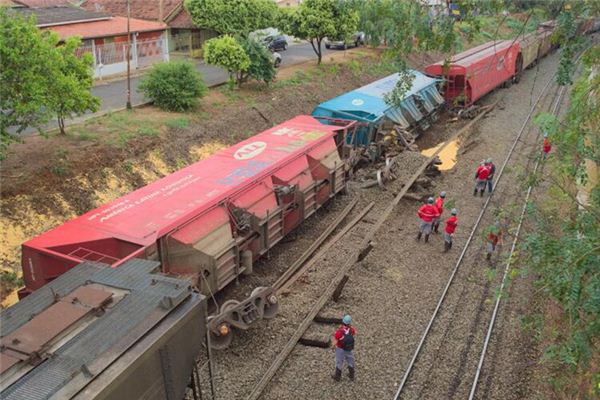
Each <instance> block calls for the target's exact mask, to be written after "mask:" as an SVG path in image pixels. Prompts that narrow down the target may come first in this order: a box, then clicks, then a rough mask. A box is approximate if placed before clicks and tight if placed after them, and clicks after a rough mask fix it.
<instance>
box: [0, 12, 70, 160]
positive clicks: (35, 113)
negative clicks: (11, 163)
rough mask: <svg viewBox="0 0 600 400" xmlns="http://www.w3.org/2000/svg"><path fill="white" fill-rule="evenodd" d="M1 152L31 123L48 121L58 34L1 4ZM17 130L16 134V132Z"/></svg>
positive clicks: (40, 124) (37, 126)
mask: <svg viewBox="0 0 600 400" xmlns="http://www.w3.org/2000/svg"><path fill="white" fill-rule="evenodd" d="M0 38H2V39H1V40H0V110H1V111H0V155H1V154H3V153H4V151H5V150H6V147H7V146H8V145H9V144H10V142H12V141H15V140H18V136H15V135H14V134H17V135H18V134H19V133H21V132H23V131H24V130H25V129H27V128H28V127H35V128H38V129H40V127H41V126H42V125H43V124H45V123H47V122H48V121H49V120H50V118H51V116H52V110H50V109H49V108H48V107H47V104H48V87H49V86H50V84H51V83H52V80H53V79H54V69H55V60H56V54H55V46H56V44H57V43H58V36H56V35H54V34H49V33H48V32H44V33H42V32H40V30H39V29H38V28H36V26H35V20H34V19H29V20H26V19H24V18H22V17H19V16H18V15H15V14H14V13H11V12H10V11H9V10H7V9H6V8H4V7H0ZM13 133H14V134H13Z"/></svg>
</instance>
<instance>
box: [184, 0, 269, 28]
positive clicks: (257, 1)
mask: <svg viewBox="0 0 600 400" xmlns="http://www.w3.org/2000/svg"><path fill="white" fill-rule="evenodd" d="M185 7H186V9H187V10H188V12H189V13H190V15H191V16H192V20H193V21H194V23H195V24H196V25H197V26H201V27H203V28H208V29H212V30H214V31H216V32H218V33H221V34H228V35H241V36H244V37H246V36H248V34H249V33H250V32H253V31H255V30H257V29H264V28H269V27H271V26H273V24H274V21H275V17H276V15H277V11H278V10H277V5H276V4H275V2H274V1H272V0H185Z"/></svg>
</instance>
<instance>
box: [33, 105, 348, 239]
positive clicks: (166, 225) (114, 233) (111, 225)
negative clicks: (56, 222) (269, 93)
mask: <svg viewBox="0 0 600 400" xmlns="http://www.w3.org/2000/svg"><path fill="white" fill-rule="evenodd" d="M339 129H340V127H339V126H333V125H324V124H321V123H320V122H319V121H318V120H316V119H315V118H313V117H310V116H297V117H295V118H293V119H291V120H289V121H286V122H284V123H282V124H279V125H277V126H275V127H273V128H271V129H269V130H267V131H264V132H262V133H260V134H258V135H256V136H253V137H251V138H249V139H247V140H244V141H243V142H240V143H238V144H236V145H234V146H231V147H229V148H227V149H224V150H221V151H219V152H217V153H216V154H214V155H213V156H211V157H209V158H207V159H205V160H202V161H199V162H197V163H195V164H192V165H190V166H188V167H186V168H183V169H181V170H179V171H177V172H174V173H173V174H171V175H168V176H166V177H164V178H162V179H159V180H158V181H155V182H153V183H151V184H149V185H147V186H144V187H142V188H140V189H138V190H136V191H134V192H131V193H129V194H127V195H125V196H123V197H121V198H119V199H116V200H114V201H112V202H110V203H108V204H105V205H103V206H101V207H98V208H96V209H95V210H92V211H89V212H87V213H86V214H83V215H82V216H80V217H78V218H75V219H73V220H71V221H69V222H67V223H65V224H63V225H61V226H59V227H57V228H55V229H53V230H50V231H48V232H46V233H44V234H42V235H40V236H37V237H35V238H33V239H31V240H30V241H28V242H26V243H25V244H26V245H28V246H31V247H50V246H57V245H63V244H68V243H77V242H80V241H82V240H101V239H106V238H119V239H121V240H125V241H128V242H132V243H136V244H140V245H146V244H148V243H152V242H153V241H154V240H156V238H157V237H158V236H160V235H162V234H164V233H166V232H168V231H170V230H172V229H174V227H176V226H177V225H178V224H181V223H182V221H185V220H186V219H189V218H192V216H194V215H197V214H199V213H201V212H202V211H203V210H206V209H208V208H210V207H212V206H213V205H216V204H218V203H219V202H220V201H223V200H224V199H225V198H227V197H228V196H230V195H232V194H233V193H235V192H236V191H237V190H238V189H239V187H240V186H242V185H244V184H247V183H249V182H252V181H254V180H256V179H261V177H262V176H264V175H265V174H267V173H268V172H269V171H273V170H276V169H277V168H278V167H279V166H281V165H282V164H284V163H285V162H286V161H287V160H291V159H294V158H295V157H297V156H299V155H301V154H303V153H305V152H306V150H307V149H310V148H312V147H314V146H318V145H319V144H320V143H323V142H324V141H326V140H327V139H329V138H331V137H332V136H333V135H334V133H335V132H336V131H339Z"/></svg>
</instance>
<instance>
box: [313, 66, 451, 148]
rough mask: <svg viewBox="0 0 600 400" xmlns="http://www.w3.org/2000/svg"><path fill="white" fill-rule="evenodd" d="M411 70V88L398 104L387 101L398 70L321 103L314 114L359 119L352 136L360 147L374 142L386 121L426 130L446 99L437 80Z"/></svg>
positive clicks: (334, 117) (396, 80) (396, 78)
mask: <svg viewBox="0 0 600 400" xmlns="http://www.w3.org/2000/svg"><path fill="white" fill-rule="evenodd" d="M410 71H411V73H412V74H413V75H414V79H413V82H412V87H411V88H410V90H408V91H407V92H406V93H405V95H404V100H403V101H402V102H401V104H400V106H399V107H396V106H392V105H389V104H387V103H386V102H385V100H384V98H385V95H386V93H389V92H391V91H392V90H393V89H394V87H396V83H397V82H398V80H399V79H400V75H399V74H398V73H396V74H393V75H390V76H387V77H385V78H382V79H379V80H377V81H375V82H372V83H370V84H368V85H366V86H363V87H360V88H358V89H355V90H353V91H351V92H348V93H344V94H343V95H341V96H338V97H336V98H334V99H331V100H328V101H326V102H324V103H321V104H319V106H317V108H315V109H314V111H313V113H312V115H313V116H315V117H325V118H331V119H350V120H354V121H358V122H359V127H358V129H357V131H356V134H355V135H354V137H352V138H349V139H350V140H352V141H353V143H354V144H356V145H359V146H366V145H368V144H369V143H371V142H373V141H375V139H376V134H377V131H378V130H379V129H380V128H381V125H382V124H383V123H384V122H385V121H386V120H390V121H392V122H393V123H395V124H397V125H400V126H402V127H403V128H404V129H409V128H411V127H412V128H418V129H417V131H419V130H423V129H427V128H428V127H429V120H430V119H431V117H433V118H435V111H436V109H437V108H438V107H439V106H440V105H441V104H443V103H444V98H443V97H442V96H441V95H440V94H439V92H438V90H437V82H438V80H437V79H435V78H430V77H428V76H426V75H424V74H422V73H421V72H419V71H415V70H410Z"/></svg>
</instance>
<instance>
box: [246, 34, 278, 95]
mask: <svg viewBox="0 0 600 400" xmlns="http://www.w3.org/2000/svg"><path fill="white" fill-rule="evenodd" d="M239 42H240V44H241V46H242V48H243V49H244V51H245V52H246V54H247V55H248V58H249V59H250V66H249V67H248V69H247V71H245V72H244V73H243V74H242V76H241V81H242V82H245V81H246V80H247V79H248V78H252V79H256V80H257V81H260V82H264V83H266V84H269V83H271V82H273V80H274V79H275V75H276V74H277V72H276V71H275V66H274V60H273V54H272V53H271V52H270V51H269V49H267V48H266V47H265V45H264V44H262V43H260V42H259V41H257V40H254V39H243V38H242V39H239Z"/></svg>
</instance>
